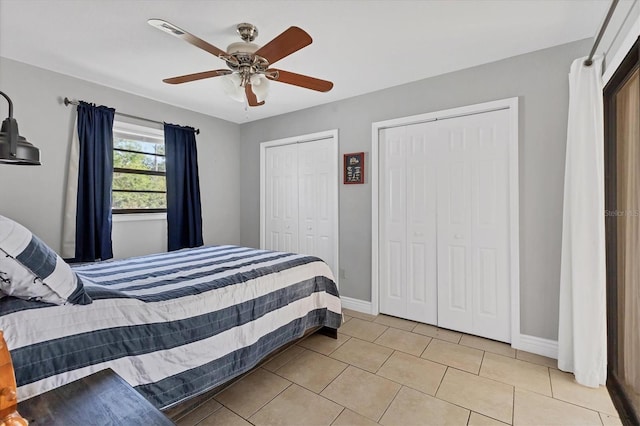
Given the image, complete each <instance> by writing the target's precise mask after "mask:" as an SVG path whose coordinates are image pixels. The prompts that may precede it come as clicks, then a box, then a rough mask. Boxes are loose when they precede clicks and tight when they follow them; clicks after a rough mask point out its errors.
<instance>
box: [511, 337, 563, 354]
mask: <svg viewBox="0 0 640 426" xmlns="http://www.w3.org/2000/svg"><path fill="white" fill-rule="evenodd" d="M512 347H513V348H514V349H519V350H521V351H527V352H531V353H532V354H537V355H542V356H546V357H548V358H553V359H558V341H557V340H549V339H543V338H542V337H536V336H529V335H527V334H521V335H520V336H519V337H518V342H512Z"/></svg>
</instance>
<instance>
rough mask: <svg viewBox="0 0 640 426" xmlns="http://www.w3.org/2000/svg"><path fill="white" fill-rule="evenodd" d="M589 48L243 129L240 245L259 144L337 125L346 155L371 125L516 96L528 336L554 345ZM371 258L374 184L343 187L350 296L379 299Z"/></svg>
mask: <svg viewBox="0 0 640 426" xmlns="http://www.w3.org/2000/svg"><path fill="white" fill-rule="evenodd" d="M590 47H591V44H590V40H583V41H579V42H575V43H570V44H566V45H562V46H558V47H554V48H550V49H545V50H541V51H537V52H533V53H529V54H526V55H521V56H517V57H513V58H509V59H505V60H502V61H498V62H493V63H489V64H485V65H481V66H477V67H474V68H469V69H465V70H461V71H457V72H453V73H449V74H445V75H441V76H437V77H433V78H428V79H425V80H420V81H417V82H414V83H410V84H406V85H402V86H398V87H393V88H390V89H385V90H381V91H379V92H375V93H371V94H367V95H363V96H359V97H355V98H350V99H346V100H343V101H339V102H334V103H330V104H326V105H322V106H318V107H314V108H309V109H306V110H302V111H297V112H294V113H290V114H286V115H281V116H278V117H273V118H269V119H264V120H260V121H255V122H251V123H247V124H243V125H242V126H241V128H240V138H241V141H242V142H241V143H242V147H241V153H240V154H241V158H242V160H241V166H242V170H243V174H242V176H241V181H240V194H241V195H240V203H241V209H240V214H241V222H240V224H241V228H240V241H241V243H242V244H243V245H248V246H256V247H257V246H258V245H259V243H260V235H259V193H260V192H259V191H260V190H259V144H260V142H263V141H268V140H273V139H280V138H284V137H289V136H296V135H302V134H306V133H312V132H318V131H322V130H327V129H333V128H338V129H339V134H340V136H339V138H340V153H341V154H343V153H346V152H358V151H365V152H370V150H371V123H373V122H376V121H382V120H387V119H391V118H396V117H404V116H408V115H414V114H419V113H426V112H431V111H438V110H442V109H447V108H454V107H459V106H464V105H470V104H475V103H480V102H487V101H492V100H496V99H503V98H510V97H516V96H517V97H518V98H519V106H520V147H519V169H520V287H521V289H520V294H521V296H520V297H521V303H520V305H521V332H522V333H524V334H528V335H533V336H538V337H542V338H547V339H553V340H556V339H557V328H558V294H559V277H560V246H561V227H562V196H563V186H564V185H563V179H564V158H565V145H566V131H567V108H568V102H569V87H568V80H567V74H568V72H569V67H570V65H571V62H572V61H573V60H574V59H575V58H577V57H580V56H584V55H586V54H587V53H588V51H589V48H590ZM434 60H435V59H434ZM388 71H389V72H393V70H388ZM318 96H321V95H318ZM367 180H368V177H367ZM370 253H371V185H370V183H369V182H368V181H367V183H366V184H365V185H340V268H341V269H344V270H345V275H346V277H345V278H343V279H341V280H340V289H341V294H342V295H344V296H348V297H352V298H356V299H361V300H371V255H370ZM336 273H337V272H336Z"/></svg>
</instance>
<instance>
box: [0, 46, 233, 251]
mask: <svg viewBox="0 0 640 426" xmlns="http://www.w3.org/2000/svg"><path fill="white" fill-rule="evenodd" d="M0 90H2V91H3V92H5V93H6V94H7V95H9V97H11V99H12V100H13V104H14V117H15V118H16V119H17V121H18V124H19V126H20V134H21V135H22V136H25V137H26V138H27V140H28V141H30V142H32V143H33V144H34V145H36V146H37V147H38V148H40V151H41V157H42V166H40V167H26V166H10V165H0V214H2V215H4V216H8V217H11V218H13V219H15V220H17V221H19V222H21V223H22V224H23V225H25V226H27V227H28V228H30V229H31V230H32V231H33V232H34V233H36V234H37V235H38V236H40V237H41V238H42V239H43V240H44V241H45V242H46V243H47V244H49V245H51V247H52V248H54V249H56V250H58V251H59V250H60V249H61V235H62V214H63V213H62V209H63V200H64V197H65V188H66V176H67V164H68V161H67V159H68V152H69V146H70V140H71V131H72V128H73V123H74V119H75V108H72V107H65V106H64V104H62V98H64V97H65V96H68V97H70V98H76V99H82V100H85V101H87V102H93V103H96V104H103V105H107V106H110V107H113V108H115V109H116V111H121V112H124V113H129V114H134V115H137V116H141V117H145V118H150V119H155V120H158V121H168V122H171V123H177V124H183V125H190V126H194V127H197V128H200V132H201V133H200V135H198V136H197V138H196V139H197V141H198V162H199V170H200V189H201V192H202V216H203V233H204V235H203V237H204V241H205V244H223V243H231V244H238V243H239V241H240V222H239V216H240V203H239V199H238V192H239V189H240V188H239V183H238V179H239V170H240V167H239V163H240V153H239V126H238V125H237V124H235V123H230V122H227V121H223V120H220V119H217V118H212V117H209V116H206V115H203V114H198V113H195V112H192V111H188V110H184V109H181V108H176V107H173V106H171V105H167V104H163V103H160V102H156V101H152V100H149V99H146V98H142V97H140V96H135V95H132V94H130V93H126V92H122V91H118V90H114V89H111V88H108V87H104V86H100V85H97V84H93V83H90V82H87V81H84V80H79V79H76V78H73V77H69V76H65V75H62V74H58V73H54V72H51V71H47V70H44V69H41V68H36V67H33V66H30V65H27V64H24V63H20V62H16V61H12V60H9V59H5V58H0ZM0 115H1V116H2V118H4V117H6V116H7V107H6V103H5V101H4V99H2V100H1V101H0ZM116 117H117V116H116ZM165 228H166V221H140V222H127V223H122V222H118V223H114V234H113V238H114V255H115V256H116V257H126V256H129V255H134V254H143V253H144V252H157V251H158V248H157V247H156V246H157V245H158V244H160V243H159V241H158V238H155V237H156V236H157V233H159V232H164V233H165V234H166V230H165ZM147 242H149V243H150V244H151V245H150V246H148V245H147V246H145V245H144V243H147ZM164 247H165V248H166V244H165V246H164Z"/></svg>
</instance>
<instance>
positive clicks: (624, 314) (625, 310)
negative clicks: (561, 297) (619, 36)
mask: <svg viewBox="0 0 640 426" xmlns="http://www.w3.org/2000/svg"><path fill="white" fill-rule="evenodd" d="M638 117H640V71H639V70H637V69H636V71H635V72H634V73H633V75H632V76H631V78H630V79H629V80H628V81H627V82H626V83H625V84H624V86H622V88H621V89H620V91H619V92H618V93H617V94H616V123H615V129H616V155H617V171H616V184H617V194H616V195H617V197H616V204H617V205H616V225H617V231H618V235H617V256H618V259H617V275H618V277H617V295H618V300H617V316H618V320H617V326H618V348H617V351H618V353H617V364H618V366H617V369H618V371H616V374H617V376H618V378H619V379H621V382H622V383H621V384H622V387H623V388H624V390H625V394H626V395H627V397H629V399H630V401H631V403H632V404H633V405H634V406H635V410H636V411H637V412H640V362H638V360H639V359H640V333H638V322H639V321H640V303H639V302H638V301H640V264H639V263H638V258H639V257H640V119H638Z"/></svg>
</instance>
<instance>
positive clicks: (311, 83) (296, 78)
mask: <svg viewBox="0 0 640 426" xmlns="http://www.w3.org/2000/svg"><path fill="white" fill-rule="evenodd" d="M274 71H275V72H277V73H278V77H277V78H275V77H273V76H272V75H269V73H270V72H274ZM265 76H266V77H267V78H268V79H269V80H273V81H279V82H280V83H287V84H292V85H294V86H299V87H304V88H305V89H311V90H317V91H318V92H328V91H329V90H331V89H332V88H333V83H332V82H330V81H327V80H320V79H319V78H314V77H309V76H308V75H302V74H296V73H294V72H289V71H282V70H277V69H275V68H269V69H268V70H267V74H265Z"/></svg>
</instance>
